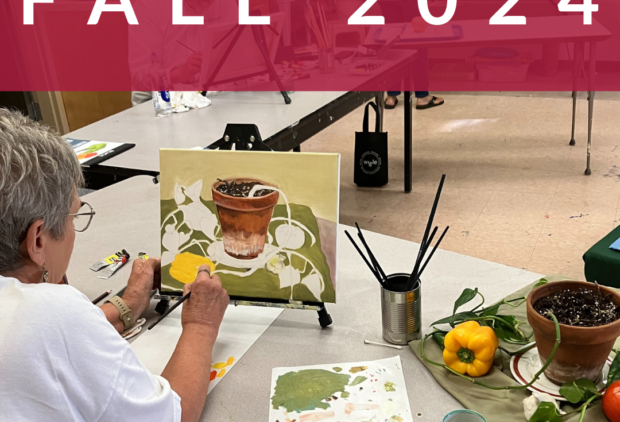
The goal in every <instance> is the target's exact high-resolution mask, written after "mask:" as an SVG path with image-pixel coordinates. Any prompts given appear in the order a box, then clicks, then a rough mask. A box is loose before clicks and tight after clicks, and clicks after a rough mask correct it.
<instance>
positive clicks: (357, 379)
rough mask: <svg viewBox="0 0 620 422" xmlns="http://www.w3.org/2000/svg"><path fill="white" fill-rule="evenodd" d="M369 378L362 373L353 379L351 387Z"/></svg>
mask: <svg viewBox="0 0 620 422" xmlns="http://www.w3.org/2000/svg"><path fill="white" fill-rule="evenodd" d="M367 379H368V378H366V377H364V376H362V375H358V376H357V377H355V379H354V380H353V381H351V384H349V386H350V387H353V386H355V385H358V384H361V383H363V382H364V381H366V380H367Z"/></svg>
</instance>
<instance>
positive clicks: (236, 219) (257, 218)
mask: <svg viewBox="0 0 620 422" xmlns="http://www.w3.org/2000/svg"><path fill="white" fill-rule="evenodd" d="M233 183H234V185H233ZM256 184H260V185H263V186H273V185H271V184H269V183H266V182H263V181H262V180H258V179H244V178H237V179H232V180H226V181H218V182H216V183H214V184H213V186H212V189H211V190H212V194H213V201H214V202H215V205H216V206H217V214H218V217H219V221H220V226H221V228H222V237H223V242H224V250H225V252H226V253H227V254H228V255H230V256H232V257H234V258H238V259H253V258H256V257H257V256H258V255H259V254H260V253H261V252H263V249H264V247H265V237H266V236H267V230H268V229H269V222H270V221H271V216H272V215H273V209H274V207H275V206H276V204H277V203H278V198H279V193H278V192H276V191H266V190H264V189H263V190H259V191H257V192H256V194H255V195H254V196H253V197H249V196H248V194H249V193H250V190H251V189H252V187H253V186H254V185H256Z"/></svg>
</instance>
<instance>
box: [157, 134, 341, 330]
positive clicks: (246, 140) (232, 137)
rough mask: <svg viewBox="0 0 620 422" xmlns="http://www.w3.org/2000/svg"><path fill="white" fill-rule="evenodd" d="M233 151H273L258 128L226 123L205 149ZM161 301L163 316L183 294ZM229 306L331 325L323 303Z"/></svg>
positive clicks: (240, 300) (233, 299)
mask: <svg viewBox="0 0 620 422" xmlns="http://www.w3.org/2000/svg"><path fill="white" fill-rule="evenodd" d="M233 145H234V146H235V151H273V149H271V148H269V147H268V146H267V145H265V144H264V143H263V140H262V138H261V136H260V132H259V130H258V127H257V126H256V125H254V124H242V123H228V124H227V125H226V130H225V131H224V136H222V138H221V139H219V140H217V141H215V142H214V143H212V144H211V145H209V146H208V147H207V148H205V149H218V148H219V149H220V150H232V147H233ZM155 297H156V298H158V299H161V300H160V302H159V303H158V304H157V306H156V307H155V310H156V311H157V312H158V313H159V314H161V315H163V314H164V313H166V311H167V310H168V307H169V306H170V301H171V300H179V299H180V298H181V297H183V294H182V293H181V292H179V293H178V294H167V295H163V294H159V295H156V296H155ZM230 304H231V305H235V306H262V307H267V308H284V309H302V310H309V311H317V313H318V315H319V324H320V325H321V327H322V328H325V327H328V326H330V325H331V324H332V317H331V315H329V313H328V312H327V308H326V307H325V303H324V302H304V301H299V300H286V299H263V298H254V297H243V296H230Z"/></svg>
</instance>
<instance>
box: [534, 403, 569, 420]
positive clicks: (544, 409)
mask: <svg viewBox="0 0 620 422" xmlns="http://www.w3.org/2000/svg"><path fill="white" fill-rule="evenodd" d="M529 422H562V417H561V416H560V414H559V413H558V409H557V408H556V407H555V405H554V404H553V403H549V402H542V403H540V404H539V405H538V409H536V412H534V414H533V415H532V417H531V418H530V421H529Z"/></svg>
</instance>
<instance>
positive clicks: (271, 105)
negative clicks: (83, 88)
mask: <svg viewBox="0 0 620 422" xmlns="http://www.w3.org/2000/svg"><path fill="white" fill-rule="evenodd" d="M344 94H345V92H295V93H292V94H290V96H291V98H292V100H293V102H292V103H291V104H289V105H287V104H285V103H284V99H283V98H282V95H281V94H280V93H279V92H220V93H217V94H215V95H213V96H209V98H210V99H211V101H212V102H213V103H212V104H211V105H210V106H209V107H206V108H203V109H200V110H191V111H189V112H187V113H180V114H176V113H174V114H173V115H172V116H169V117H162V118H157V117H155V112H154V111H153V104H152V103H151V102H150V101H147V102H146V103H144V104H141V105H139V106H137V107H132V108H130V109H127V110H125V111H122V112H120V113H118V114H115V115H113V116H110V117H108V118H106V119H103V120H100V121H98V122H95V123H93V124H91V125H88V126H86V127H83V128H82V129H78V130H76V131H73V132H71V133H68V134H67V135H65V137H67V138H76V139H89V140H97V141H104V142H106V141H107V142H126V143H133V144H136V146H135V147H134V148H132V149H131V150H129V151H126V152H124V153H122V154H119V155H117V156H116V157H112V158H110V159H109V160H106V161H105V162H103V163H101V166H109V167H121V168H128V169H136V170H143V171H159V149H160V148H194V147H202V148H204V147H206V146H208V145H210V144H211V143H213V142H215V141H217V140H218V139H220V138H221V137H222V135H223V134H224V129H225V128H226V124H227V123H254V124H256V125H257V126H258V129H259V130H260V133H261V136H262V137H263V139H267V138H269V137H270V136H273V135H274V134H276V133H278V132H280V131H281V130H283V129H285V128H287V127H289V126H292V125H295V124H296V123H297V122H299V120H301V119H302V118H304V117H306V116H307V115H309V114H311V113H313V112H315V111H316V110H318V109H320V108H321V107H323V106H325V105H326V104H328V103H330V102H331V101H333V100H335V99H337V98H338V97H341V96H342V95H344Z"/></svg>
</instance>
